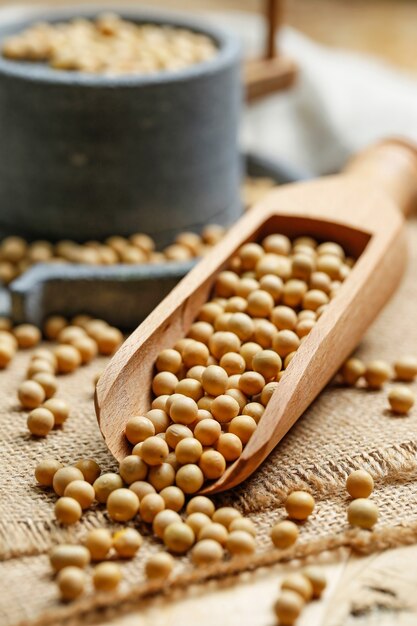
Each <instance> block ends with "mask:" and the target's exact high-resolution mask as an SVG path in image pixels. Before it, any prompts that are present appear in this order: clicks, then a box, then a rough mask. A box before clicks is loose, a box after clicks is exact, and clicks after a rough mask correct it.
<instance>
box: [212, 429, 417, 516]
mask: <svg viewBox="0 0 417 626" xmlns="http://www.w3.org/2000/svg"><path fill="white" fill-rule="evenodd" d="M358 468H362V469H366V470H367V471H369V472H370V473H371V474H372V476H373V478H374V480H375V483H376V484H377V485H378V484H379V485H384V484H389V483H396V482H408V481H410V480H413V479H414V478H416V477H417V442H416V441H413V440H409V441H405V442H403V443H401V444H395V445H393V446H388V447H386V448H382V449H373V450H370V451H366V452H361V453H359V454H355V455H352V456H351V457H347V458H344V459H341V460H339V461H338V463H337V464H336V463H334V461H329V462H327V463H323V464H320V466H318V465H311V466H310V467H304V468H302V467H300V465H296V466H294V467H289V468H285V469H284V468H280V471H279V478H280V480H279V482H278V483H275V484H271V483H269V484H268V493H267V495H265V492H264V491H263V490H261V489H260V490H259V491H257V490H256V489H253V490H252V491H251V497H250V500H248V497H247V495H246V494H245V485H244V484H243V485H242V486H240V487H238V488H235V489H234V490H233V493H231V492H226V493H225V494H223V495H222V497H221V502H222V504H230V505H231V506H235V507H237V508H239V509H240V510H241V512H242V513H243V514H247V515H251V514H256V513H258V512H260V511H266V510H269V509H274V508H276V507H278V506H280V505H282V504H283V502H284V501H285V499H286V497H287V495H288V491H289V489H291V490H292V491H294V490H296V489H307V490H308V491H311V492H312V493H313V494H314V496H315V498H316V499H317V500H321V499H323V498H327V497H329V496H332V495H335V494H337V493H341V492H342V491H344V490H345V483H346V478H347V476H348V475H349V473H350V472H351V471H352V470H355V469H358Z"/></svg>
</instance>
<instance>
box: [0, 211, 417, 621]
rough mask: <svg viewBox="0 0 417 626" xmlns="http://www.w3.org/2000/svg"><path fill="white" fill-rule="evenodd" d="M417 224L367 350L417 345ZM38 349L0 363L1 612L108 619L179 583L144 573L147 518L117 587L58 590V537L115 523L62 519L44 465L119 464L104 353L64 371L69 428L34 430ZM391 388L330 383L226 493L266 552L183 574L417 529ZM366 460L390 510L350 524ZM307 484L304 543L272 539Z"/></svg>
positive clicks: (415, 534)
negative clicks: (110, 445) (100, 400)
mask: <svg viewBox="0 0 417 626" xmlns="http://www.w3.org/2000/svg"><path fill="white" fill-rule="evenodd" d="M408 228H409V238H410V249H411V258H410V264H409V269H408V273H407V276H406V278H405V280H404V282H403V283H402V284H401V287H400V289H399V291H398V292H397V294H396V295H395V297H394V298H393V300H392V301H391V302H390V303H389V305H388V306H387V307H386V309H385V310H384V312H383V313H382V315H381V316H380V317H379V319H378V320H377V322H376V323H375V324H374V326H373V327H372V329H371V330H370V331H369V333H368V334H367V336H366V338H365V339H364V341H363V343H362V345H361V346H360V348H359V353H360V355H361V356H362V357H364V358H365V359H370V358H377V357H380V358H385V359H388V360H393V359H394V358H396V357H397V356H399V355H401V354H409V353H414V354H416V353H417V323H416V314H417V281H416V277H417V220H416V219H413V220H412V221H411V222H410V225H409V227H408ZM329 358H331V355H329ZM28 359H29V354H28V353H19V354H18V356H17V358H16V359H15V360H14V361H13V364H12V366H11V367H10V368H9V369H8V370H6V371H4V372H2V373H0V381H1V382H0V385H1V392H0V427H1V441H0V555H1V559H2V561H3V562H2V563H1V564H0V624H1V626H9V625H13V626H14V625H16V624H22V623H25V624H61V623H70V622H71V623H83V624H85V623H90V622H92V623H93V622H95V623H97V622H101V623H102V622H103V621H104V620H105V619H106V618H107V617H109V616H111V615H115V614H120V611H122V610H125V609H128V608H129V607H130V606H132V605H133V604H135V603H137V602H138V601H140V599H141V598H143V597H145V596H149V595H153V594H159V593H160V592H164V593H167V592H168V591H169V590H167V588H166V586H165V587H160V586H158V584H152V585H150V584H147V583H146V582H145V580H144V577H143V563H144V561H145V560H146V557H147V555H149V553H151V552H154V551H156V550H159V549H160V548H159V546H158V544H157V543H156V542H155V541H154V540H153V539H152V538H151V537H150V535H149V532H148V530H147V529H146V527H140V529H141V531H142V532H143V533H144V535H145V536H146V537H147V538H146V541H145V544H144V546H143V548H142V549H141V550H140V553H139V554H138V556H137V557H136V558H135V559H134V560H133V561H132V562H130V563H126V564H124V565H123V571H124V575H125V577H124V581H123V584H122V585H121V588H120V591H119V592H118V593H117V594H114V595H111V594H106V595H105V596H104V597H103V596H99V595H96V594H93V593H92V592H91V591H90V592H89V593H88V594H86V595H85V596H84V597H83V598H82V599H80V600H79V601H77V602H74V603H72V604H71V605H64V604H61V603H60V602H59V599H58V594H57V589H56V586H55V585H54V584H53V582H52V580H51V573H50V567H49V562H48V557H47V554H46V553H47V551H48V549H49V548H50V547H51V546H52V545H53V544H55V543H57V542H64V541H76V540H78V539H81V538H82V537H83V536H84V535H85V533H86V531H87V529H89V528H92V527H94V526H101V525H103V524H104V525H108V526H111V524H110V522H109V520H108V519H107V517H106V515H105V514H104V513H103V511H102V510H91V511H89V512H87V513H86V514H85V515H84V516H83V519H82V521H81V522H80V523H78V524H77V525H76V526H75V527H73V528H71V529H62V528H60V527H59V526H58V525H57V524H56V522H55V521H54V514H53V503H54V501H55V496H54V495H52V494H50V493H48V492H45V491H43V490H42V489H40V488H39V487H37V486H36V484H35V480H34V476H33V471H34V468H35V465H36V463H37V462H38V461H39V460H40V459H41V458H44V457H46V456H53V457H56V458H59V459H60V460H61V461H63V462H68V463H72V462H74V461H76V460H77V459H78V458H80V457H85V456H89V457H94V458H95V459H97V460H98V461H99V463H100V464H101V465H102V467H103V469H104V470H109V469H112V468H114V467H115V464H114V461H113V460H112V458H111V456H110V455H109V453H108V452H107V451H106V448H105V446H104V444H103V441H102V439H101V436H100V433H99V430H98V427H97V424H96V419H95V415H94V409H93V402H92V394H93V382H92V381H93V375H94V373H95V372H96V371H99V370H100V369H102V367H103V365H104V363H105V360H104V359H103V360H102V362H101V363H100V362H99V361H95V362H94V364H92V365H90V366H88V367H85V368H82V369H80V370H79V371H78V372H76V373H75V374H73V375H70V376H67V377H63V378H62V379H61V381H60V388H59V393H58V397H62V398H64V399H66V400H68V402H69V403H70V404H71V406H72V414H71V416H70V418H69V420H68V422H67V423H66V424H65V427H64V428H63V429H62V430H57V431H54V432H53V433H51V434H50V435H49V436H48V438H47V439H46V440H43V441H34V440H32V439H31V438H30V437H29V436H28V433H27V430H26V426H25V421H26V419H25V417H26V413H24V412H22V411H20V410H19V407H18V404H17V402H16V388H17V385H18V383H19V382H20V381H21V380H22V377H23V374H24V370H25V368H26V364H27V361H28ZM414 389H415V391H417V385H414ZM386 396H387V393H386V389H385V390H384V391H382V392H370V391H367V390H364V389H344V388H340V387H338V386H337V385H332V386H329V387H328V388H327V389H326V390H325V391H324V392H323V393H322V394H321V396H320V398H319V399H318V400H317V401H316V402H315V403H314V405H313V406H312V407H311V408H310V409H309V410H308V411H307V412H306V414H305V415H304V417H303V418H302V419H300V420H299V422H298V423H297V425H296V426H295V427H294V428H293V429H292V430H291V432H290V433H289V434H288V435H287V437H286V438H285V439H284V440H283V442H282V443H281V444H280V445H279V446H278V448H277V449H276V450H275V452H274V453H273V454H272V455H271V456H270V457H269V459H268V461H267V462H265V463H264V465H263V466H262V467H261V468H260V470H259V471H258V472H257V473H256V475H255V476H253V477H252V478H251V479H250V480H248V481H247V482H246V484H244V485H243V486H241V487H240V488H238V489H237V490H235V492H234V493H231V494H225V495H224V496H222V498H221V500H222V501H226V502H230V503H233V504H235V505H237V506H238V507H240V508H241V510H242V511H244V512H245V513H247V514H249V515H250V517H251V518H252V519H253V521H254V523H255V524H256V526H257V529H258V543H259V548H258V551H257V553H256V555H255V556H254V557H253V558H251V559H250V560H248V561H226V562H225V563H223V564H221V565H220V566H216V567H215V568H214V569H212V570H206V569H204V570H202V571H200V570H196V569H194V568H192V567H190V565H189V564H188V562H187V559H186V558H182V559H178V564H177V569H176V576H175V578H174V581H173V583H172V586H173V587H174V588H178V587H184V586H188V585H189V584H190V583H191V582H194V581H195V582H202V583H205V584H208V583H207V581H208V579H210V578H218V577H221V576H223V575H226V574H230V573H236V572H239V571H240V570H243V569H245V568H246V569H251V568H254V567H257V566H260V565H267V564H270V563H273V562H276V561H279V560H285V559H291V558H295V557H301V556H305V555H307V554H318V553H320V552H322V551H324V550H328V549H330V548H335V547H337V546H341V545H350V546H353V547H355V548H356V549H358V550H359V551H363V552H368V551H372V550H378V549H382V548H387V547H390V546H395V545H401V544H405V543H411V542H413V541H415V540H417V457H416V450H417V442H416V434H417V409H416V408H414V409H413V411H412V412H411V414H410V415H409V416H408V417H403V418H398V417H394V416H393V415H391V414H390V412H389V411H388V410H387V406H388V405H387V397H386ZM358 467H365V468H366V469H368V470H369V471H370V472H371V473H372V474H373V476H374V478H375V481H376V490H375V493H374V496H373V498H374V499H375V501H376V502H377V503H378V506H379V508H380V522H379V523H378V524H377V526H376V528H375V530H374V531H373V532H367V531H358V530H353V529H349V528H348V526H347V524H346V505H347V497H346V492H345V489H344V482H345V478H346V475H347V474H348V472H349V471H350V470H352V469H354V468H358ZM299 487H301V488H308V489H310V490H311V491H312V492H313V493H314V495H315V497H316V500H317V506H316V510H315V511H314V513H313V515H312V516H311V518H310V519H309V520H308V522H307V523H306V524H304V525H303V528H302V529H301V536H300V541H299V543H298V544H297V545H296V547H295V548H294V549H293V550H290V551H287V552H280V551H277V550H272V549H271V548H272V544H271V542H270V540H269V528H270V525H271V523H272V522H274V521H276V520H278V519H280V518H281V517H283V516H284V510H283V507H282V502H283V498H284V496H285V494H286V493H287V492H288V491H290V490H292V489H295V488H299ZM172 586H171V589H172Z"/></svg>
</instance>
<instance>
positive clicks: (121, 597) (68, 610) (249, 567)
mask: <svg viewBox="0 0 417 626" xmlns="http://www.w3.org/2000/svg"><path fill="white" fill-rule="evenodd" d="M416 542H417V522H414V523H412V524H410V525H409V526H406V527H404V526H397V527H383V528H378V529H377V530H374V531H372V532H369V531H364V530H358V529H349V530H346V531H345V532H343V533H340V534H338V535H334V536H329V537H323V538H320V539H316V540H312V541H308V542H306V543H300V544H298V545H296V546H295V547H294V548H292V549H290V550H285V551H282V550H270V551H268V552H264V553H262V554H257V555H256V556H255V557H251V558H249V559H234V560H231V561H228V562H224V563H221V564H220V565H216V566H213V567H211V568H208V567H204V568H201V569H195V568H193V569H192V570H191V571H186V572H184V573H182V574H180V575H178V576H177V577H176V579H175V580H173V581H172V582H170V583H168V584H167V583H162V584H161V583H158V582H147V583H141V584H138V585H133V586H132V587H131V588H130V589H129V590H128V591H126V592H123V593H114V594H103V595H101V594H96V595H95V596H93V597H90V598H85V599H83V600H80V601H79V602H77V604H76V605H63V606H59V607H56V608H54V609H52V610H50V611H48V612H46V613H44V614H43V615H41V616H39V617H38V618H37V619H35V620H34V621H32V620H30V621H28V620H24V621H22V622H20V623H19V625H18V626H55V625H56V624H58V623H59V624H60V625H61V626H64V625H65V626H70V625H71V624H72V623H77V624H80V623H82V624H87V623H90V624H93V623H95V622H97V620H103V619H109V618H111V617H112V616H114V615H117V616H120V615H121V614H122V613H126V612H128V611H130V610H132V609H133V608H134V607H137V606H138V605H139V604H140V603H141V602H144V601H145V600H149V599H151V598H152V597H153V596H156V595H159V594H163V595H164V596H165V597H169V596H170V595H172V594H173V593H174V592H175V591H178V590H182V589H187V588H189V587H190V586H191V585H198V584H202V583H208V582H209V581H216V580H220V579H222V578H227V577H235V576H238V575H239V574H241V573H243V572H250V571H253V570H255V569H257V568H260V567H267V566H271V565H275V564H277V563H284V562H287V561H291V560H293V559H304V558H307V557H310V556H315V555H318V554H320V553H322V552H324V551H334V550H337V549H340V548H351V549H352V550H354V551H355V552H357V553H358V554H361V555H367V554H371V553H372V552H381V551H383V550H387V549H389V548H396V547H399V546H403V545H410V544H413V543H416Z"/></svg>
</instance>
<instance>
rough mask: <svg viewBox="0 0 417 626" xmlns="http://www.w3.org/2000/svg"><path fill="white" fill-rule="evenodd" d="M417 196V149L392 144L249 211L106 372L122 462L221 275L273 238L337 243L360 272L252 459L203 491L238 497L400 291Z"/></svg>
mask: <svg viewBox="0 0 417 626" xmlns="http://www.w3.org/2000/svg"><path fill="white" fill-rule="evenodd" d="M416 198H417V148H416V147H414V146H411V145H410V144H407V143H406V142H403V141H400V140H388V141H384V142H382V143H380V144H377V145H375V146H373V147H371V148H370V149H368V150H367V151H365V152H363V153H361V154H360V155H359V156H358V157H356V158H355V159H353V161H352V162H351V163H349V164H348V166H347V168H346V169H345V172H344V173H343V174H342V175H338V176H330V177H325V178H321V179H317V180H314V181H311V182H303V183H296V184H291V185H286V186H283V187H280V188H277V189H276V190H274V191H272V192H271V193H270V194H268V196H266V198H265V199H263V200H262V201H261V202H259V203H258V204H257V205H256V206H255V207H254V208H253V209H251V210H250V211H249V212H248V213H246V215H245V216H244V217H242V218H241V219H240V220H239V221H238V222H237V224H236V225H235V226H234V227H233V228H232V229H231V230H230V231H229V233H228V234H227V236H226V237H225V238H224V239H223V240H222V241H221V242H220V243H219V244H218V245H217V246H216V247H215V248H214V249H213V251H212V252H210V253H209V254H208V256H206V257H205V258H204V260H202V261H201V262H200V263H199V264H198V265H197V266H196V267H195V268H194V269H193V270H192V271H191V272H190V273H189V274H188V275H187V276H186V277H185V278H184V279H183V280H182V281H181V282H180V283H179V284H178V285H177V287H175V289H173V291H172V292H171V293H170V294H169V295H168V296H167V297H166V298H165V299H164V300H163V301H162V302H161V303H160V304H159V306H158V307H157V308H156V309H155V310H154V311H153V313H151V314H150V315H149V316H148V318H147V319H146V320H145V321H144V322H143V323H142V324H141V325H140V326H139V327H138V328H137V329H136V330H135V331H134V333H133V334H132V335H131V336H130V337H129V338H128V339H127V340H126V341H125V343H124V344H123V345H122V347H121V348H120V350H119V351H118V352H117V353H116V354H115V356H114V357H113V359H112V360H111V362H110V363H109V365H108V366H107V368H106V369H105V371H104V372H103V374H102V376H101V378H100V381H99V383H98V386H97V391H96V411H97V416H98V422H99V425H100V428H101V431H102V434H103V437H104V439H105V441H106V443H107V445H108V447H109V449H110V451H111V452H112V454H113V455H114V456H115V457H116V459H118V460H121V459H122V458H123V457H124V456H126V455H127V454H130V445H129V444H128V442H127V440H126V439H125V436H124V426H125V423H126V421H127V420H128V419H129V418H130V417H131V416H133V415H140V414H144V413H145V412H146V411H148V410H149V408H150V403H151V383H152V377H153V375H154V363H155V360H156V357H157V354H158V353H159V351H160V350H162V349H163V348H168V347H172V346H173V345H174V343H175V342H176V341H177V340H178V339H180V338H181V337H183V336H185V335H186V333H187V331H188V329H189V327H190V325H191V324H192V322H193V320H194V318H195V316H196V315H197V312H198V310H199V308H200V307H201V305H202V304H203V303H204V302H206V300H207V299H208V298H209V295H210V292H211V289H212V286H213V283H214V281H215V278H216V276H217V274H218V273H219V272H220V271H221V270H223V269H224V268H225V267H226V266H227V265H228V262H229V260H230V258H231V257H232V256H233V255H234V254H235V252H236V251H237V249H238V248H239V247H240V246H241V245H242V244H243V243H245V242H247V241H258V240H261V239H262V238H263V237H265V236H266V235H268V234H270V233H284V234H286V235H288V236H289V237H290V238H294V237H297V236H301V235H311V236H313V237H315V238H317V239H319V240H322V241H326V240H331V241H336V242H338V243H340V244H341V245H342V246H343V248H344V249H345V250H346V251H347V253H348V254H349V255H350V256H353V257H355V258H357V259H358V261H357V263H356V264H355V266H354V269H353V271H352V272H351V273H350V275H349V277H348V278H347V279H346V281H345V282H344V283H343V285H342V286H341V287H340V289H339V291H338V293H337V296H336V297H335V298H334V300H332V301H331V303H330V305H329V307H328V308H327V310H326V311H325V313H323V315H322V316H321V317H320V318H319V320H318V322H317V323H316V324H315V326H314V328H313V330H312V331H311V332H310V334H309V335H308V337H307V339H306V340H305V341H304V342H303V343H302V345H301V347H300V348H299V349H298V350H297V353H296V355H295V357H294V358H293V360H292V361H291V364H290V365H289V367H288V369H287V370H286V371H285V374H284V376H283V378H282V379H281V381H280V383H279V388H278V389H277V390H276V391H275V393H274V395H273V396H272V398H271V400H270V402H269V404H268V406H267V408H266V410H265V412H264V414H263V416H262V419H261V420H260V422H259V425H258V428H257V429H256V431H255V433H254V435H253V436H252V438H251V439H250V440H249V442H248V444H247V445H246V447H245V448H244V450H243V453H242V455H241V456H240V457H239V459H238V460H237V461H235V462H234V463H233V464H232V465H230V466H229V467H228V469H227V470H226V472H225V473H224V474H223V476H222V477H221V478H220V479H219V480H217V481H216V482H213V483H211V484H208V485H205V487H204V488H203V490H202V491H201V493H215V492H218V491H223V490H225V489H229V488H230V487H234V486H235V485H238V484H239V483H241V482H242V481H243V480H244V479H245V478H247V477H248V476H250V474H252V472H254V471H255V470H256V468H257V467H258V466H259V465H260V464H261V463H262V461H263V460H264V459H265V458H266V457H267V456H268V454H269V453H270V452H271V450H273V448H274V447H275V446H276V445H277V443H278V442H279V441H280V440H281V439H282V438H283V437H284V435H285V434H286V433H287V432H288V430H289V429H290V428H291V426H293V424H294V423H295V422H296V420H297V419H298V418H299V417H300V416H301V415H302V414H303V412H304V411H305V410H306V408H307V407H308V406H309V405H310V403H311V402H312V401H313V400H314V398H315V397H316V396H317V395H318V393H319V392H320V391H321V390H322V389H323V387H324V386H325V385H326V384H327V383H328V382H329V381H330V379H331V378H332V377H333V376H334V374H335V373H336V372H337V371H338V369H339V368H340V366H341V364H342V363H343V362H344V360H345V359H346V358H347V357H348V356H349V355H350V354H351V353H352V351H353V350H354V349H355V347H356V346H357V344H358V342H359V341H360V339H361V337H362V336H363V334H364V332H365V330H366V329H367V328H368V326H369V325H370V323H371V322H372V320H373V319H374V318H375V317H376V315H377V314H378V312H379V311H380V309H381V308H382V307H383V306H384V304H385V303H386V301H387V300H388V298H389V297H390V295H391V294H392V292H393V291H394V290H395V289H396V287H397V286H398V284H399V282H400V278H401V275H402V273H403V271H404V267H405V264H406V240H405V232H404V218H403V215H402V213H403V214H404V215H405V214H406V213H407V212H408V211H409V210H410V207H411V206H412V204H413V202H414V200H416ZM120 306H123V302H121V303H120Z"/></svg>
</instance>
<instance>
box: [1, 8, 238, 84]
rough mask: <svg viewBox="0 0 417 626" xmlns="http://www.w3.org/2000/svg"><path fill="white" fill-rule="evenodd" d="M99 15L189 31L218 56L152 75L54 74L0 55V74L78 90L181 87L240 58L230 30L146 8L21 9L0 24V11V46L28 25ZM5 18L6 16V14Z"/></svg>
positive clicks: (55, 71)
mask: <svg viewBox="0 0 417 626" xmlns="http://www.w3.org/2000/svg"><path fill="white" fill-rule="evenodd" d="M99 13H117V15H119V16H120V17H122V18H125V19H128V20H129V19H130V20H132V21H136V22H138V23H141V22H143V23H150V24H162V25H164V24H165V25H168V26H174V27H179V28H185V29H189V30H191V31H193V32H196V33H200V34H204V35H207V36H208V37H210V38H211V39H213V41H214V42H215V44H216V45H217V53H216V54H215V55H214V56H213V57H212V58H211V59H208V60H207V61H203V62H201V63H196V64H194V65H190V66H189V67H186V68H183V69H181V70H176V71H172V72H158V73H155V74H126V75H119V76H115V75H111V74H89V73H87V72H76V71H69V70H56V69H53V68H51V67H49V66H48V65H46V64H42V63H37V62H31V61H26V62H25V61H13V60H11V59H7V58H6V57H4V56H3V54H1V52H0V73H3V74H4V75H6V76H11V77H15V78H20V79H22V80H28V81H33V82H40V83H45V84H48V85H50V84H56V85H68V86H71V85H74V86H75V85H76V86H78V87H91V88H94V87H96V88H105V87H109V88H114V87H131V88H134V87H141V86H146V85H161V84H174V83H181V82H185V81H187V80H191V79H196V78H198V77H199V76H200V75H201V74H204V75H205V76H207V74H211V73H215V72H216V71H218V70H219V68H222V67H224V66H227V65H228V64H229V63H231V62H232V61H233V60H234V59H236V57H237V56H238V57H239V56H240V55H241V50H242V46H241V44H240V42H239V39H238V37H237V36H236V35H235V34H234V33H232V32H231V31H229V30H226V29H223V28H221V27H220V28H219V27H218V26H213V25H212V24H211V23H208V22H205V21H204V20H198V18H197V19H195V18H191V19H190V18H188V17H187V16H184V14H182V13H180V12H172V11H155V10H148V9H146V8H145V7H144V8H141V9H134V8H132V7H123V6H122V7H118V6H117V5H109V6H107V5H105V6H103V5H89V6H84V7H81V6H80V7H77V6H71V7H70V6H67V7H60V8H57V9H55V8H52V7H51V8H45V7H43V8H39V7H24V13H22V12H21V11H17V12H16V14H17V15H16V17H15V19H13V17H11V18H10V17H9V18H7V17H6V19H4V20H2V12H1V11H0V44H1V42H2V41H3V39H4V37H5V36H8V35H10V34H12V33H18V32H19V30H23V29H24V28H26V27H28V26H29V25H30V24H33V23H36V22H39V21H44V22H52V23H54V22H58V21H64V22H65V21H68V20H70V19H74V18H77V17H81V18H87V19H88V18H90V19H91V18H94V17H95V16H97V15H98V14H99ZM5 15H7V12H5Z"/></svg>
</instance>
